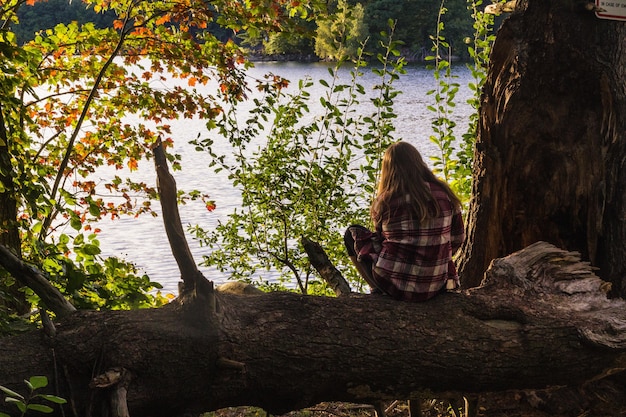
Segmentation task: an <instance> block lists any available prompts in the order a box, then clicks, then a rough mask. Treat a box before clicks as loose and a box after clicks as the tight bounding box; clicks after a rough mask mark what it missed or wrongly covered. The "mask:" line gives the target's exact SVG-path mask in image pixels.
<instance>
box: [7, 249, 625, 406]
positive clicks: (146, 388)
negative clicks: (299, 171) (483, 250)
mask: <svg viewBox="0 0 626 417" xmlns="http://www.w3.org/2000/svg"><path fill="white" fill-rule="evenodd" d="M604 289H606V283H604V282H603V281H601V280H600V279H598V278H597V277H596V276H595V275H593V273H592V271H591V268H590V267H589V265H588V264H585V263H580V262H579V258H578V257H577V256H576V254H571V253H567V252H564V251H561V250H559V249H556V248H555V247H553V246H551V245H548V244H545V243H539V244H537V245H533V246H531V247H529V248H527V249H525V250H524V251H521V252H519V253H517V254H514V255H512V256H510V257H507V258H504V259H499V260H496V261H494V263H493V264H492V266H491V268H490V270H489V271H488V273H487V274H486V280H485V282H484V284H483V285H482V286H481V287H479V288H476V289H472V290H471V291H466V292H464V293H451V294H443V295H441V296H438V297H436V298H435V299H434V300H432V301H429V302H427V303H417V304H411V303H403V302H397V301H394V300H391V299H389V298H388V297H384V296H368V295H351V296H347V297H341V298H327V297H313V296H302V295H297V294H293V293H272V294H267V295H262V296H237V295H231V294H217V295H216V297H217V304H216V306H215V307H213V306H211V305H209V303H206V302H205V301H203V300H204V297H199V296H198V295H197V294H195V295H194V296H193V297H192V295H191V294H187V295H186V296H183V297H182V298H180V299H178V300H177V301H176V302H173V303H171V304H169V305H168V306H166V307H164V308H160V309H152V310H139V311H124V312H120V311H117V312H116V311H108V312H95V311H79V312H76V313H74V314H72V315H70V316H69V317H68V318H66V319H64V320H62V321H61V322H59V323H57V326H56V329H57V331H56V335H54V336H53V337H52V338H50V337H46V336H44V335H43V334H42V333H39V332H33V333H28V334H23V335H19V336H12V337H8V338H3V339H1V340H0V350H1V351H2V352H3V354H2V355H1V356H0V381H2V382H3V384H4V385H7V386H9V387H10V388H12V389H15V390H19V389H20V388H21V387H22V380H23V379H24V378H25V377H28V376H31V375H35V374H38V375H42V374H44V375H47V376H48V377H49V379H50V380H51V381H58V383H57V384H56V385H55V386H54V390H55V392H56V393H57V394H58V395H61V396H64V397H66V398H68V399H71V400H72V402H71V403H72V404H73V405H74V407H75V410H76V412H77V413H78V415H81V416H99V415H102V411H101V410H102V407H101V402H103V401H104V402H105V403H107V404H108V403H109V399H108V397H107V399H105V397H104V394H105V392H103V391H102V390H101V389H97V388H90V384H92V386H93V385H94V384H93V383H92V379H93V378H94V377H95V376H97V375H100V374H103V373H104V372H105V371H108V370H111V369H124V370H126V371H128V372H129V373H130V383H129V385H128V388H127V392H126V391H124V392H123V393H124V394H125V395H126V397H127V399H128V410H129V414H130V415H131V416H132V415H136V416H139V415H151V416H155V417H158V416H168V417H171V416H172V415H182V414H184V413H197V412H201V411H209V410H215V409H219V408H223V407H226V406H234V405H256V406H260V407H262V408H264V409H266V410H268V411H270V412H272V413H280V412H284V411H287V410H292V409H300V408H303V407H306V406H311V405H313V404H317V403H319V402H321V401H329V400H341V401H352V402H369V401H374V400H377V399H394V398H414V397H415V396H416V394H417V393H418V392H420V391H422V390H425V389H428V390H430V391H432V392H435V393H437V392H444V391H446V392H447V391H460V392H491V391H501V390H507V389H530V388H544V387H550V386H561V385H569V386H576V385H579V384H582V383H585V382H588V381H590V380H592V379H594V378H599V377H602V376H604V375H608V374H615V373H618V372H619V371H621V370H623V368H624V367H626V353H625V349H626V331H625V330H626V309H625V308H624V307H626V303H625V302H624V301H622V300H609V299H607V298H606V295H605V292H604ZM381 358H384V360H381ZM619 375H621V376H619V377H620V378H622V379H623V377H624V373H621V374H619ZM117 395H118V397H119V394H117ZM3 411H4V410H3ZM57 415H60V414H59V413H58V412H57Z"/></svg>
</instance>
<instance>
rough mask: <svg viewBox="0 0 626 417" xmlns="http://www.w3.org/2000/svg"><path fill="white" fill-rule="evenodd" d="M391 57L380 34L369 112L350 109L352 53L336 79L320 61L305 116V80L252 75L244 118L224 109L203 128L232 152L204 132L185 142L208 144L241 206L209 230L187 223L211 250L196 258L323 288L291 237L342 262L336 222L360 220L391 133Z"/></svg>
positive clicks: (357, 98) (396, 67)
mask: <svg viewBox="0 0 626 417" xmlns="http://www.w3.org/2000/svg"><path fill="white" fill-rule="evenodd" d="M361 50H362V49H361ZM398 55H399V53H398V51H397V49H396V44H395V43H393V42H389V44H388V46H387V53H386V54H381V55H380V56H379V57H378V58H379V60H380V62H381V67H376V68H374V71H375V73H376V74H377V75H378V77H379V79H380V83H379V84H378V85H377V86H376V88H375V92H376V94H375V96H374V97H371V98H369V100H371V104H372V105H373V106H374V111H373V112H372V113H371V114H366V115H363V114H362V113H361V112H360V111H359V110H358V109H357V108H356V107H357V106H358V105H359V104H360V103H362V102H363V101H364V100H366V99H367V96H366V91H365V89H364V88H363V86H362V85H361V84H359V77H361V76H362V75H363V72H362V68H363V66H364V65H365V64H364V62H363V60H362V59H357V61H356V62H355V65H354V67H353V68H352V70H351V71H350V82H348V83H342V82H341V81H342V80H341V78H340V75H341V74H342V73H343V70H342V67H341V64H339V65H337V66H335V67H334V68H329V75H330V80H324V79H323V80H320V81H319V83H320V84H321V85H322V86H323V87H324V88H325V90H326V94H325V95H324V96H323V97H321V98H320V103H319V104H318V105H319V106H321V109H320V110H315V112H314V113H313V115H312V114H311V113H312V110H311V108H313V106H314V105H317V104H316V103H311V100H310V94H309V92H308V90H309V89H310V88H311V87H312V86H313V81H312V80H310V79H305V80H300V82H299V84H298V86H297V89H296V90H295V91H294V92H286V91H285V89H286V87H287V84H286V81H285V80H283V79H281V78H279V77H276V76H272V75H268V77H267V78H266V79H265V80H260V81H259V82H258V85H257V89H258V90H259V91H261V92H263V93H264V96H263V98H261V99H255V100H254V106H253V109H252V110H251V111H250V113H249V114H248V115H247V117H242V116H241V115H239V114H237V113H236V111H235V110H236V109H235V108H233V109H231V111H229V112H226V113H225V114H224V117H223V118H222V119H221V120H220V121H219V122H218V123H216V124H215V125H214V126H213V125H210V126H209V128H210V129H218V130H219V133H220V134H221V135H225V136H226V139H228V141H229V143H230V144H231V149H232V154H233V155H234V157H233V158H229V157H228V155H227V154H217V153H216V152H215V150H214V147H213V144H214V143H213V140H211V139H199V140H196V141H194V144H195V145H196V147H197V148H198V149H199V150H206V151H207V152H209V154H210V156H211V160H212V165H213V166H215V167H216V171H218V172H219V171H222V170H225V171H226V172H227V173H228V178H229V179H230V180H231V181H232V183H233V185H235V186H236V187H238V188H239V189H240V190H241V196H242V204H241V208H240V209H236V210H234V211H233V213H231V214H230V215H229V217H228V220H227V221H225V222H223V223H220V224H219V225H218V226H217V228H216V230H214V231H212V232H210V231H206V230H203V229H202V228H200V227H194V228H193V232H194V234H195V236H196V237H197V238H198V239H200V240H201V242H202V244H204V245H207V246H209V247H210V248H211V249H212V253H211V255H210V256H208V257H207V258H206V259H205V264H206V265H212V266H215V267H217V268H218V269H219V270H220V271H222V272H227V273H229V274H230V276H231V278H234V279H240V280H245V281H248V282H251V281H253V280H257V281H261V283H262V281H263V277H262V275H260V271H263V270H270V269H271V270H274V271H278V272H280V274H281V276H280V279H281V281H282V282H288V283H292V284H293V285H292V287H293V286H295V287H296V288H297V289H298V290H299V291H300V292H302V293H305V294H309V293H316V294H328V293H329V290H328V289H327V288H326V286H325V284H323V283H322V282H321V281H320V280H317V279H316V278H315V275H314V269H313V268H312V267H311V265H310V263H309V262H308V259H307V257H306V255H305V253H304V251H303V249H302V248H301V247H300V245H299V240H300V238H301V237H303V236H305V237H307V238H309V239H311V240H313V241H318V242H323V244H324V248H325V250H326V252H327V253H328V255H329V257H330V258H331V261H332V262H333V263H334V264H335V265H337V266H338V267H340V268H341V267H345V266H346V263H347V257H346V256H345V248H344V245H343V230H344V228H345V227H347V226H348V225H350V224H353V223H355V222H357V223H367V222H368V218H369V216H368V210H367V206H368V205H369V201H371V198H372V193H373V189H374V187H373V184H374V182H375V180H376V175H377V168H376V165H375V164H377V163H378V161H380V158H381V156H382V152H383V151H384V149H385V148H386V147H387V146H388V144H389V143H391V142H392V141H394V138H393V137H392V133H393V130H394V129H393V124H392V120H393V118H395V113H394V112H393V103H394V99H395V97H396V96H397V94H399V92H398V91H396V90H395V89H394V88H393V82H394V81H395V80H397V79H398V76H399V75H398V74H400V73H403V72H404V69H403V65H404V61H403V60H402V59H401V58H398ZM242 120H245V122H244V123H243V124H242V125H240V123H241V122H240V121H242ZM264 137H266V138H267V139H266V140H264V139H262V138H264ZM343 269H344V270H345V271H351V270H352V268H343ZM348 278H349V279H351V280H352V281H353V282H354V283H355V286H356V287H357V288H360V286H361V285H362V283H361V282H360V281H359V279H358V277H357V276H356V274H355V273H352V275H351V276H349V277H348Z"/></svg>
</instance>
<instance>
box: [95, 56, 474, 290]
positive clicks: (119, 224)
mask: <svg viewBox="0 0 626 417" xmlns="http://www.w3.org/2000/svg"><path fill="white" fill-rule="evenodd" d="M407 70H408V74H407V75H404V76H402V77H401V78H400V80H398V81H397V82H396V84H395V86H396V88H397V89H398V90H400V91H402V92H403V94H401V95H399V97H398V98H397V100H396V103H397V104H396V106H395V111H396V113H397V115H398V117H397V119H396V122H395V125H396V132H395V134H394V136H395V137H396V138H397V139H403V140H407V141H409V142H411V143H412V144H414V145H416V146H417V147H418V148H419V149H420V151H421V152H422V153H423V154H424V156H425V157H428V156H430V155H435V154H436V152H437V149H436V147H435V146H434V145H433V144H432V143H431V142H430V141H429V140H428V137H429V136H430V135H431V134H432V129H431V120H432V119H433V118H434V117H435V116H434V114H433V113H432V112H431V111H429V110H428V109H427V106H429V105H433V104H434V99H433V97H432V96H430V95H427V92H428V91H429V90H432V89H434V88H435V80H434V78H433V75H432V73H431V72H430V71H428V70H425V69H424V68H422V67H409V68H407ZM267 72H273V73H274V74H277V75H281V76H283V77H286V78H287V79H290V80H292V85H296V84H297V82H296V81H297V80H299V79H303V78H304V77H306V76H310V77H311V78H312V79H314V80H318V79H320V78H324V79H329V77H330V76H329V74H328V70H327V66H326V65H325V64H299V63H258V64H257V65H256V68H254V69H251V70H250V72H249V74H250V75H252V76H255V77H258V78H261V77H262V75H263V74H265V73H267ZM365 72H366V74H365V75H364V76H363V77H362V78H361V79H360V81H359V82H360V83H361V84H362V85H363V86H364V87H365V88H366V89H369V90H370V91H371V90H372V86H373V85H374V84H375V83H376V82H378V80H377V78H376V76H375V75H373V74H371V73H370V72H369V71H368V70H367V69H366V70H365ZM455 75H457V76H458V80H457V81H458V82H459V84H460V85H461V87H460V90H459V92H458V94H457V100H456V104H457V106H456V109H455V113H454V116H453V120H454V121H455V122H456V123H457V126H458V129H459V133H458V135H457V137H458V136H460V135H461V134H462V133H463V132H464V131H465V130H466V127H467V124H468V118H469V115H470V113H471V108H470V107H469V105H467V103H466V101H467V99H468V98H469V97H470V95H471V92H470V91H469V88H468V87H467V84H468V82H469V81H470V77H471V74H470V72H469V70H467V69H465V68H459V69H457V70H455ZM345 77H346V79H345V80H344V82H348V80H349V70H348V69H346V70H345ZM292 88H295V87H292ZM309 91H310V93H311V96H312V98H314V100H313V101H315V102H317V97H320V96H321V95H322V94H324V93H325V91H324V89H323V88H322V87H321V86H319V85H318V84H317V83H316V86H315V88H312V89H311V90H309ZM372 94H374V93H373V92H372ZM363 111H364V112H365V113H368V112H369V111H370V110H369V109H367V108H365V109H364V110H363ZM168 123H169V124H170V125H171V129H172V137H173V138H174V140H175V141H176V144H175V150H174V151H175V152H177V153H179V154H180V155H181V157H182V167H183V169H182V171H176V172H174V173H173V174H174V176H175V178H176V182H177V184H178V187H179V188H180V189H186V190H190V189H199V190H201V191H203V192H206V193H208V194H209V195H210V196H211V198H212V199H214V200H215V202H216V204H217V208H216V209H215V211H213V212H208V211H207V210H206V208H205V207H204V204H203V203H202V202H199V201H198V202H190V203H188V204H186V205H183V206H181V207H180V215H181V220H182V222H183V225H184V226H186V225H189V224H200V225H202V226H203V227H205V228H210V227H211V226H214V225H215V224H217V221H218V220H219V219H225V218H226V216H227V215H228V214H229V213H230V212H231V211H232V209H233V208H234V207H237V206H238V205H239V204H240V197H239V193H238V191H237V190H236V189H235V188H234V187H232V185H231V184H230V183H229V182H228V180H227V179H226V177H225V174H215V173H214V172H213V171H212V170H211V169H210V168H209V167H208V158H207V156H206V155H204V154H203V153H199V152H196V151H195V150H194V147H193V146H192V145H189V143H188V142H189V141H190V140H193V139H196V138H197V137H198V135H199V134H200V135H201V136H203V135H205V134H206V129H205V127H204V124H203V122H201V121H190V120H173V121H171V122H168ZM216 142H217V141H216ZM117 174H118V175H120V176H121V174H120V173H119V172H118V173H117ZM100 175H101V176H104V177H106V176H107V175H113V173H112V172H109V173H106V172H102V173H100ZM133 176H134V177H135V178H137V179H140V180H142V181H145V182H146V183H148V184H154V183H155V172H154V167H153V166H152V164H151V162H143V163H142V164H141V165H140V166H139V170H138V171H136V172H134V173H133ZM153 205H154V207H155V209H156V211H157V212H158V213H159V214H160V208H159V207H158V202H155V203H153ZM101 229H102V232H101V234H100V241H101V245H102V250H103V255H105V256H121V257H124V258H126V259H127V260H130V261H133V262H134V263H135V264H136V265H137V266H138V267H139V268H140V270H141V271H143V272H145V273H147V274H148V275H150V277H151V278H152V280H155V281H157V282H159V283H161V284H162V285H163V286H164V291H165V292H171V293H174V294H177V282H178V281H179V279H180V277H179V272H178V268H177V266H176V262H175V260H174V258H173V256H172V253H171V250H170V248H169V243H168V241H167V237H166V235H165V229H164V227H163V223H162V218H161V217H160V216H159V217H156V218H155V217H152V216H149V215H144V216H141V217H139V218H122V219H119V220H116V221H105V223H104V224H102V226H101ZM188 240H189V244H190V246H191V250H192V253H193V254H194V256H195V258H196V260H197V261H198V262H200V261H201V259H202V255H203V254H204V253H206V252H207V250H208V249H207V248H202V247H199V245H198V243H197V242H195V241H193V240H192V239H191V237H190V236H188ZM201 270H202V272H203V273H204V274H205V276H206V277H207V278H209V279H211V280H213V281H215V282H216V283H219V282H223V281H224V280H225V279H227V277H225V276H223V275H222V274H220V273H219V272H218V271H215V270H210V269H208V268H201ZM268 278H270V279H271V276H270V277H268Z"/></svg>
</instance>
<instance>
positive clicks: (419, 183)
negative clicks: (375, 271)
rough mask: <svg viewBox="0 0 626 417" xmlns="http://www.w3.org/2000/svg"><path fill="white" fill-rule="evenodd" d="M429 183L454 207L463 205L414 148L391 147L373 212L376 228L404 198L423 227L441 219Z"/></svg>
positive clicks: (383, 163) (384, 160)
mask: <svg viewBox="0 0 626 417" xmlns="http://www.w3.org/2000/svg"><path fill="white" fill-rule="evenodd" d="M429 182H433V183H437V184H439V185H440V186H441V187H442V188H443V190H444V191H445V193H446V194H447V195H448V198H449V199H450V201H451V202H452V205H453V206H454V207H459V206H460V205H461V202H460V200H459V198H458V197H457V196H456V195H455V194H454V192H453V191H452V190H451V189H450V187H449V186H448V184H446V183H445V182H444V181H441V180H440V179H438V178H437V177H435V174H433V172H432V171H431V170H430V168H429V167H428V165H426V163H425V162H424V160H423V159H422V155H421V154H420V153H419V151H418V150H417V149H416V148H415V147H414V146H413V145H411V144H410V143H408V142H402V141H400V142H396V143H394V144H392V145H390V146H389V147H388V148H387V150H386V151H385V154H384V155H383V160H382V166H381V173H380V180H379V181H378V192H377V197H376V199H374V202H373V203H372V206H371V208H370V214H371V216H372V220H373V221H374V224H375V225H379V224H381V223H382V221H383V216H384V215H385V213H386V214H387V216H390V213H389V210H388V208H389V202H390V201H391V200H392V199H394V198H398V197H402V196H408V197H407V198H408V202H409V203H410V207H411V210H412V211H413V216H414V217H415V218H416V219H419V221H420V223H421V222H423V221H424V220H426V219H427V218H431V217H437V216H439V215H440V214H441V208H440V207H439V204H438V203H437V201H436V200H435V199H434V198H433V196H432V194H431V192H430V187H429V185H428V184H427V183H429Z"/></svg>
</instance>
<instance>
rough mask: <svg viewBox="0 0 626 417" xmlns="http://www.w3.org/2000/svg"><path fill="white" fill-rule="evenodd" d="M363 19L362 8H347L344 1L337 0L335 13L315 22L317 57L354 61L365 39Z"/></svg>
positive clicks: (359, 6)
mask: <svg viewBox="0 0 626 417" xmlns="http://www.w3.org/2000/svg"><path fill="white" fill-rule="evenodd" d="M363 17H364V11H363V6H361V5H360V4H356V5H355V6H349V5H348V3H347V2H346V1H345V0H339V4H338V6H337V11H336V12H335V13H333V14H331V15H329V16H328V17H327V18H325V19H318V20H317V34H316V36H315V53H316V54H317V56H318V57H320V58H321V59H325V60H329V61H345V60H350V59H356V58H357V55H358V54H359V47H360V45H361V44H362V43H363V42H364V41H365V39H366V37H367V32H366V27H365V23H364V20H363Z"/></svg>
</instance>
